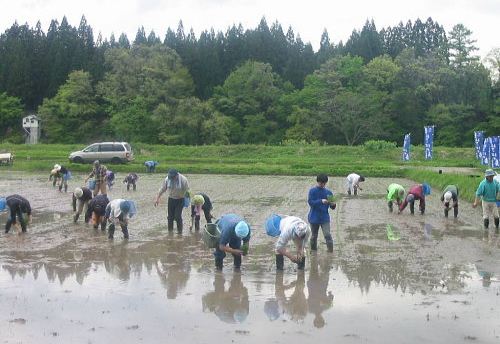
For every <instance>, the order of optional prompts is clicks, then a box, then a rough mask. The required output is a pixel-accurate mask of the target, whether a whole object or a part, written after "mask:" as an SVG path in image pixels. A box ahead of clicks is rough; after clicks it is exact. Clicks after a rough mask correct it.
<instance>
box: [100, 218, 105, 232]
mask: <svg viewBox="0 0 500 344" xmlns="http://www.w3.org/2000/svg"><path fill="white" fill-rule="evenodd" d="M105 230H106V220H103V221H102V222H101V231H105Z"/></svg>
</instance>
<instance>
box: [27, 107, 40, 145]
mask: <svg viewBox="0 0 500 344" xmlns="http://www.w3.org/2000/svg"><path fill="white" fill-rule="evenodd" d="M40 124H41V122H40V118H38V117H37V116H36V115H34V114H32V115H28V116H25V117H23V129H24V131H25V132H26V143H27V144H33V143H38V140H39V139H40V132H41V128H40V127H41V126H40Z"/></svg>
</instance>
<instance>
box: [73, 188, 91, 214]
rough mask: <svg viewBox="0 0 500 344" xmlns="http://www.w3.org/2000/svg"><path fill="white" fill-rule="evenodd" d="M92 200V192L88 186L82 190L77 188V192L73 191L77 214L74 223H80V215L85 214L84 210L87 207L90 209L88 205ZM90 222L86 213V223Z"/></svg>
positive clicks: (74, 206)
mask: <svg viewBox="0 0 500 344" xmlns="http://www.w3.org/2000/svg"><path fill="white" fill-rule="evenodd" d="M91 199H92V191H90V189H89V188H88V187H86V186H82V187H81V188H76V189H75V191H73V201H72V204H73V211H74V212H75V214H74V215H73V223H76V221H78V217H80V214H81V213H82V212H83V208H84V207H85V206H87V209H88V203H89V201H90V200H91ZM77 200H78V209H77V208H76V201H77ZM88 222H89V218H88V217H87V213H85V223H88Z"/></svg>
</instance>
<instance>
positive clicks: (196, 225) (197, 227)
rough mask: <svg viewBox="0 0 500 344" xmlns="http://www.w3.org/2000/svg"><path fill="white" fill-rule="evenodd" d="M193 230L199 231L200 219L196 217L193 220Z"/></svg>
mask: <svg viewBox="0 0 500 344" xmlns="http://www.w3.org/2000/svg"><path fill="white" fill-rule="evenodd" d="M194 230H195V231H199V230H200V217H199V216H196V217H195V218H194Z"/></svg>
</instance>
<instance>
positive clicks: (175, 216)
mask: <svg viewBox="0 0 500 344" xmlns="http://www.w3.org/2000/svg"><path fill="white" fill-rule="evenodd" d="M183 208H184V198H179V199H175V198H170V197H169V198H168V213H167V220H168V230H169V231H173V230H174V220H175V222H177V232H179V233H182V209H183Z"/></svg>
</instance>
